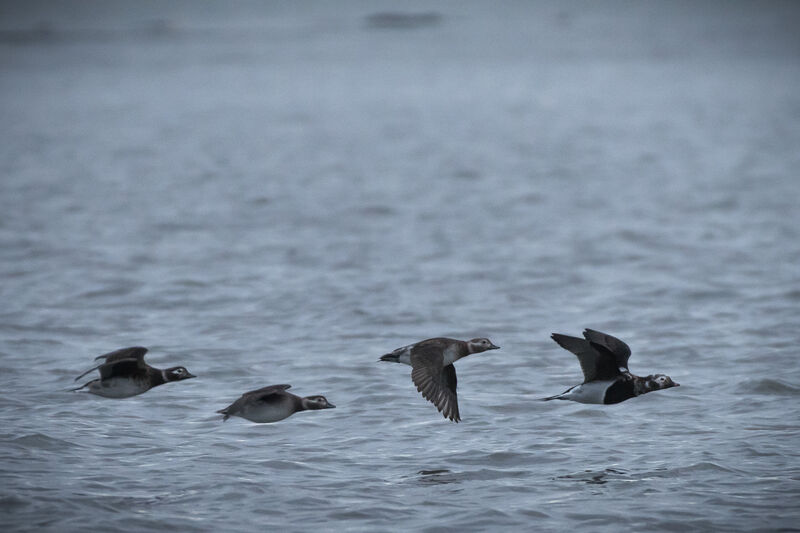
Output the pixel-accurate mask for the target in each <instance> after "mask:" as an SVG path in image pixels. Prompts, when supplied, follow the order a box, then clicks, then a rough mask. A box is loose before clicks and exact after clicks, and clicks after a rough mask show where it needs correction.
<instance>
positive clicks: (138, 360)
mask: <svg viewBox="0 0 800 533" xmlns="http://www.w3.org/2000/svg"><path fill="white" fill-rule="evenodd" d="M146 353H147V348H142V347H141V346H133V347H130V348H121V349H119V350H115V351H113V352H109V353H107V354H103V355H99V356H97V357H95V361H98V360H100V359H103V360H104V361H103V362H102V363H100V364H99V365H97V366H94V367H92V368H90V369H89V370H87V371H86V372H84V373H83V374H81V375H80V376H78V377H77V378H75V381H78V380H79V379H81V378H82V377H83V376H85V375H86V374H88V373H89V372H92V371H94V370H98V371H99V372H100V379H94V380H92V381H90V382H88V383H85V384H83V385H81V386H80V387H78V388H76V389H72V390H75V391H77V390H81V389H84V388H85V389H86V390H87V392H90V393H92V394H97V395H98V396H104V397H106V398H128V397H130V396H136V395H137V394H141V393H143V392H147V391H149V390H150V389H152V388H153V387H157V386H159V385H162V384H164V383H169V382H171V381H181V380H184V379H189V378H193V377H196V376H194V375H193V374H191V373H189V371H188V370H186V368H185V367H182V366H173V367H172V368H167V369H164V370H161V369H159V368H154V367H152V366H150V365H148V364H147V363H145V362H144V354H146Z"/></svg>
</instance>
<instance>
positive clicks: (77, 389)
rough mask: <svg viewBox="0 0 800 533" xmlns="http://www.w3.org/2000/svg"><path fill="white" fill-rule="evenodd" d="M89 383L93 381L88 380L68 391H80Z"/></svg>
mask: <svg viewBox="0 0 800 533" xmlns="http://www.w3.org/2000/svg"><path fill="white" fill-rule="evenodd" d="M89 383H91V381H89V382H87V383H84V384H83V385H81V386H80V387H75V388H74V389H67V391H68V392H76V391H79V390H81V389H83V388H85V387H86V386H87V385H88V384H89Z"/></svg>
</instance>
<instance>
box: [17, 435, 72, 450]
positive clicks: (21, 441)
mask: <svg viewBox="0 0 800 533" xmlns="http://www.w3.org/2000/svg"><path fill="white" fill-rule="evenodd" d="M11 442H12V443H13V444H16V445H17V446H20V447H23V448H27V449H30V448H34V449H37V450H48V451H59V450H64V449H65V448H80V447H81V446H80V445H78V444H74V443H72V442H69V441H66V440H62V439H56V438H53V437H48V436H47V435H43V434H41V433H33V434H31V435H23V436H22V437H17V438H16V439H13V440H12V441H11Z"/></svg>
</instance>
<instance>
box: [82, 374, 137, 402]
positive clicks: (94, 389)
mask: <svg viewBox="0 0 800 533" xmlns="http://www.w3.org/2000/svg"><path fill="white" fill-rule="evenodd" d="M148 388H149V387H146V386H144V385H143V384H142V383H140V382H137V381H134V380H132V379H125V378H111V379H106V380H103V381H100V380H95V381H93V382H92V383H91V384H89V392H91V393H92V394H97V395H98V396H103V397H105V398H128V397H130V396H136V395H137V394H141V393H143V392H145V391H147V390H148Z"/></svg>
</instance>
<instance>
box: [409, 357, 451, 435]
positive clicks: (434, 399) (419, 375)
mask: <svg viewBox="0 0 800 533" xmlns="http://www.w3.org/2000/svg"><path fill="white" fill-rule="evenodd" d="M443 361H444V355H443V353H442V350H441V349H440V347H438V346H431V347H429V348H428V349H424V348H422V347H420V348H418V349H415V350H414V351H412V353H411V380H412V381H413V382H414V385H416V386H417V390H418V391H419V392H420V393H422V396H423V397H424V398H425V399H426V400H428V401H429V402H431V403H432V404H433V405H435V406H436V408H437V409H438V410H439V412H440V413H442V415H443V416H444V417H445V418H449V419H450V420H452V421H453V422H459V421H460V420H461V417H460V416H459V413H458V395H457V393H456V387H457V385H458V379H457V377H456V369H455V367H454V366H453V365H452V364H450V365H447V366H445V367H442V363H443Z"/></svg>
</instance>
